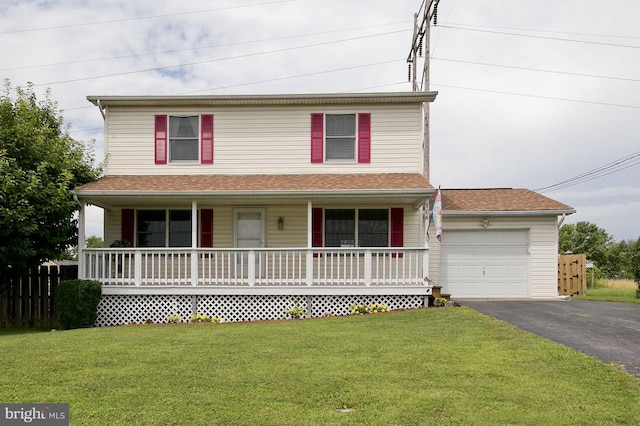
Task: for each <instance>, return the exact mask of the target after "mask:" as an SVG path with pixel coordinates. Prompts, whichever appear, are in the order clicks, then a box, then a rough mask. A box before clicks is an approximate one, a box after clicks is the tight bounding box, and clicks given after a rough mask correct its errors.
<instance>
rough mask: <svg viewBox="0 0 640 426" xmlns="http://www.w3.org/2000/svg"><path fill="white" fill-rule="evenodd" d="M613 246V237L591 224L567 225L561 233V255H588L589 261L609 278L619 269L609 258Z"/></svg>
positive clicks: (562, 228)
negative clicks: (568, 253)
mask: <svg viewBox="0 0 640 426" xmlns="http://www.w3.org/2000/svg"><path fill="white" fill-rule="evenodd" d="M612 244H613V238H612V237H611V235H609V234H608V233H607V231H605V230H604V229H602V228H600V227H598V226H597V225H596V224H593V223H590V222H578V223H577V224H566V225H563V226H562V227H561V228H560V231H559V244H558V246H559V250H560V253H566V252H567V251H571V252H573V253H576V254H578V253H580V254H582V253H584V254H586V255H587V259H589V260H592V261H594V262H595V264H596V265H598V267H599V268H600V270H601V271H602V273H603V274H604V275H605V276H607V277H609V276H612V275H613V274H615V272H616V271H617V268H618V266H617V265H616V264H612V263H610V259H609V256H608V253H609V248H610V247H611V245H612Z"/></svg>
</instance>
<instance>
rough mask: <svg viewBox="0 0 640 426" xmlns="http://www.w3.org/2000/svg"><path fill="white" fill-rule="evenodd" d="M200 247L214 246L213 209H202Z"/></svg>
mask: <svg viewBox="0 0 640 426" xmlns="http://www.w3.org/2000/svg"><path fill="white" fill-rule="evenodd" d="M200 247H213V209H202V210H200Z"/></svg>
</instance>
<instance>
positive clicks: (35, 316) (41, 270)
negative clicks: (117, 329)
mask: <svg viewBox="0 0 640 426" xmlns="http://www.w3.org/2000/svg"><path fill="white" fill-rule="evenodd" d="M76 278H78V266H77V265H63V266H55V265H53V266H40V267H38V268H32V269H31V270H30V271H29V274H28V275H26V276H24V277H22V278H20V279H17V280H13V281H11V282H9V283H8V285H7V286H4V285H3V286H2V291H1V292H0V327H3V328H6V327H57V326H58V313H57V312H56V290H57V288H58V284H59V283H60V281H64V280H71V279H76Z"/></svg>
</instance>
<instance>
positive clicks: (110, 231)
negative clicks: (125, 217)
mask: <svg viewBox="0 0 640 426" xmlns="http://www.w3.org/2000/svg"><path fill="white" fill-rule="evenodd" d="M121 212H122V210H120V209H112V210H107V209H105V210H104V214H103V219H102V220H103V222H104V225H103V226H104V246H105V247H109V246H110V245H111V243H113V242H114V241H115V240H119V239H121V238H122V213H121Z"/></svg>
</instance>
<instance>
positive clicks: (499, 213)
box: [442, 209, 576, 216]
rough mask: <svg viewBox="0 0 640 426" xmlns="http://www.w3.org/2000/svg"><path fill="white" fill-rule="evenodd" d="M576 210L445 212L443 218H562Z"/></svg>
mask: <svg viewBox="0 0 640 426" xmlns="http://www.w3.org/2000/svg"><path fill="white" fill-rule="evenodd" d="M575 212H576V210H575V209H568V210H562V209H560V210H443V211H442V215H443V216H560V215H563V214H564V215H570V214H574V213H575Z"/></svg>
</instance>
